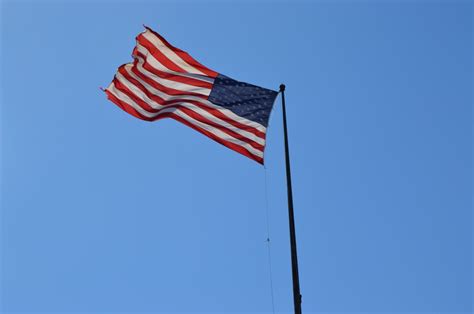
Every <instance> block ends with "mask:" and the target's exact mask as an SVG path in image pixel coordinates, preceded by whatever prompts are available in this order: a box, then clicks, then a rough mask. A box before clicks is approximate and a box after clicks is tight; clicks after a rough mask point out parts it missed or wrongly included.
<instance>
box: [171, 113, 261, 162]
mask: <svg viewBox="0 0 474 314" xmlns="http://www.w3.org/2000/svg"><path fill="white" fill-rule="evenodd" d="M169 117H170V118H173V119H175V120H177V121H179V122H181V123H183V124H185V125H187V126H189V127H190V128H193V129H195V130H196V131H198V132H201V133H202V134H204V135H206V136H207V137H210V138H212V139H213V140H214V141H216V142H218V143H220V144H222V145H224V146H226V147H228V148H230V149H232V150H234V151H236V152H238V153H240V154H242V155H244V156H247V157H249V158H250V159H253V160H255V161H256V162H258V163H260V164H262V165H263V158H261V157H259V156H255V155H254V154H252V153H250V152H249V151H248V150H247V149H245V148H244V147H242V146H240V145H237V144H234V143H231V142H228V141H226V140H224V139H222V138H220V137H217V136H216V135H214V134H212V133H211V132H208V131H207V130H204V129H201V128H200V127H198V126H196V125H194V124H192V123H189V122H188V121H186V120H184V119H183V118H181V117H179V116H176V115H174V114H170V115H169Z"/></svg>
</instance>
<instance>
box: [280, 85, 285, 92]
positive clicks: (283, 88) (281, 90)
mask: <svg viewBox="0 0 474 314" xmlns="http://www.w3.org/2000/svg"><path fill="white" fill-rule="evenodd" d="M284 91H285V84H280V92H284Z"/></svg>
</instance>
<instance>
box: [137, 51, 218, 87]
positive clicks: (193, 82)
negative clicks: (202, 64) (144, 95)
mask: <svg viewBox="0 0 474 314" xmlns="http://www.w3.org/2000/svg"><path fill="white" fill-rule="evenodd" d="M133 56H135V57H139V58H141V59H142V60H143V67H144V68H145V69H147V70H148V71H150V72H151V73H153V74H155V75H156V76H159V77H161V78H163V79H167V80H172V81H175V82H180V83H184V84H188V85H192V86H197V87H203V88H208V89H211V88H212V84H211V83H209V82H205V81H201V80H198V79H195V78H190V77H185V76H181V75H176V74H172V73H169V72H163V71H160V70H158V69H157V68H155V67H153V66H152V65H151V64H150V63H149V62H148V61H147V58H146V56H144V55H143V54H142V53H141V52H139V51H138V50H136V49H134V51H133Z"/></svg>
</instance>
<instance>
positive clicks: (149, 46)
mask: <svg viewBox="0 0 474 314" xmlns="http://www.w3.org/2000/svg"><path fill="white" fill-rule="evenodd" d="M137 42H139V43H140V45H142V46H143V47H145V48H146V49H147V50H148V51H149V52H150V53H151V54H152V55H153V57H155V59H156V60H158V61H160V63H161V64H163V65H164V66H165V67H167V68H168V69H170V70H171V71H174V72H181V73H188V71H186V70H184V69H182V68H181V67H180V66H178V65H177V64H176V63H174V62H173V61H171V60H170V59H168V57H167V56H165V55H164V54H163V53H162V52H161V51H160V49H158V48H156V46H155V45H153V44H152V43H151V42H149V41H148V39H146V38H145V37H144V36H143V33H142V34H140V35H138V36H137Z"/></svg>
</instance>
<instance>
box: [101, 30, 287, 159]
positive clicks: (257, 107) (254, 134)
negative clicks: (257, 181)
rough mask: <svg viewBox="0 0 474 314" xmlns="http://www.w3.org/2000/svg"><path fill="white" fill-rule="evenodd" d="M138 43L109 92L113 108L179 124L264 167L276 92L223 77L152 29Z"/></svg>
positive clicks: (107, 91)
mask: <svg viewBox="0 0 474 314" xmlns="http://www.w3.org/2000/svg"><path fill="white" fill-rule="evenodd" d="M136 40H137V42H136V47H135V49H134V50H133V53H132V56H133V58H134V61H133V62H132V63H127V64H124V65H122V66H120V67H119V69H118V71H117V73H116V74H115V77H114V79H113V81H112V83H111V84H110V85H109V86H108V87H107V88H106V89H105V92H106V93H107V97H108V98H109V99H110V100H111V101H112V102H113V103H115V104H116V105H117V106H119V107H120V108H122V109H123V110H124V111H126V112H128V113H129V114H131V115H133V116H135V117H137V118H139V119H142V120H146V121H155V120H158V119H162V118H172V119H175V120H177V121H179V122H182V123H184V124H186V125H187V126H189V127H191V128H193V129H195V130H197V131H199V132H201V133H203V134H205V135H206V136H208V137H210V138H211V139H213V140H215V141H217V142H219V143H221V144H223V145H225V146H227V147H228V148H230V149H233V150H234V151H236V152H239V153H241V154H243V155H245V156H247V157H249V158H251V159H253V160H255V161H257V162H259V163H261V164H263V152H264V149H265V135H266V128H267V125H268V119H269V116H270V111H271V110H272V107H273V102H274V101H275V98H276V96H277V94H278V93H277V92H276V91H273V90H269V89H265V88H262V87H258V86H255V85H251V84H247V83H243V82H239V81H236V80H233V79H231V78H229V77H227V76H225V75H222V74H219V73H217V72H215V71H213V70H211V69H209V68H207V67H205V66H204V65H202V64H200V63H199V62H197V61H196V60H195V59H193V58H192V57H191V56H190V55H189V54H188V53H186V52H184V51H183V50H181V49H178V48H176V47H174V46H172V45H171V44H170V43H168V42H167V41H166V40H165V39H164V38H163V37H161V36H160V35H159V34H158V33H156V32H154V31H153V30H152V29H150V28H148V27H146V29H145V31H144V32H142V33H140V34H139V35H138V36H137V37H136Z"/></svg>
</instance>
